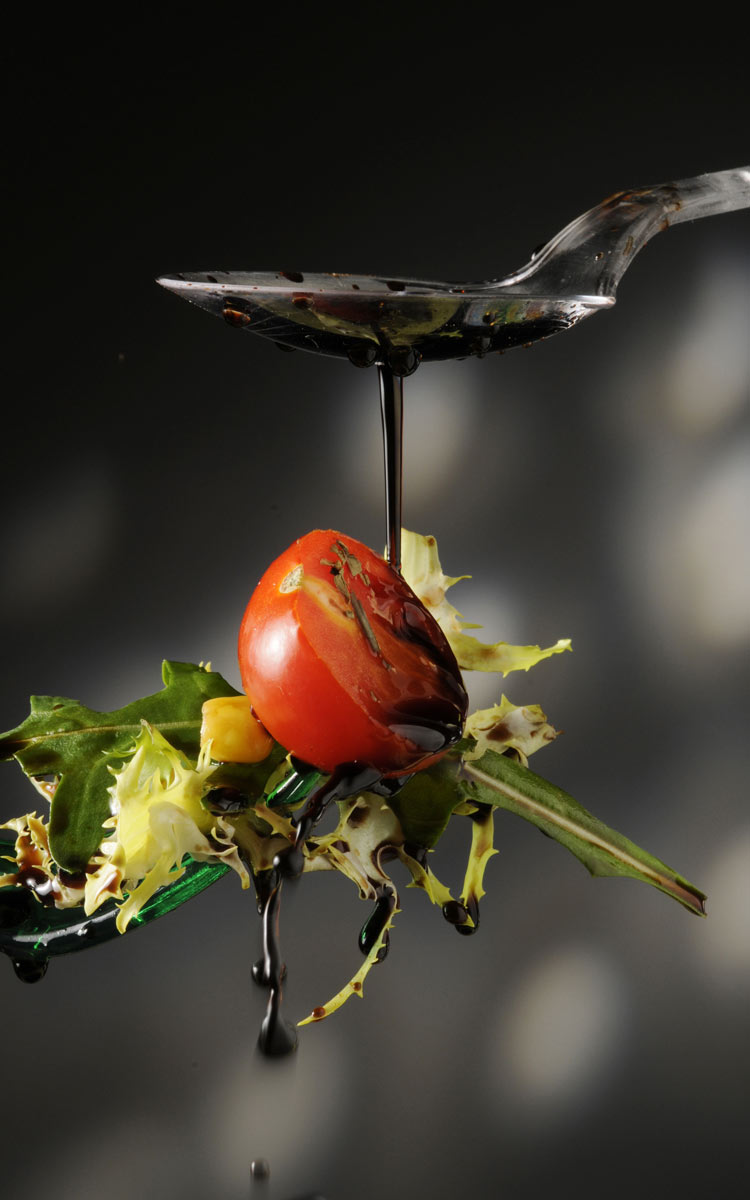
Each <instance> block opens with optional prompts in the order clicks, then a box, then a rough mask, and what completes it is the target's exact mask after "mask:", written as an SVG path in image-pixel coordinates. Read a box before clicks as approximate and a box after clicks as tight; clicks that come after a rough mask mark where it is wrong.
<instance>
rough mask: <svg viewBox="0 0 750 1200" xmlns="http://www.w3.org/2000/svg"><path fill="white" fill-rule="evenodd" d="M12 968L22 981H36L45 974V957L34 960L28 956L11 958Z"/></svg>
mask: <svg viewBox="0 0 750 1200" xmlns="http://www.w3.org/2000/svg"><path fill="white" fill-rule="evenodd" d="M11 962H12V963H13V970H14V971H15V973H16V975H17V977H18V978H19V979H20V980H21V981H22V983H38V982H39V980H40V979H44V976H45V975H46V974H47V959H46V958H43V959H41V960H40V961H39V962H34V961H33V960H32V959H30V958H13V959H11Z"/></svg>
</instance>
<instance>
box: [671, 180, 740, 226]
mask: <svg viewBox="0 0 750 1200" xmlns="http://www.w3.org/2000/svg"><path fill="white" fill-rule="evenodd" d="M667 186H669V185H667ZM671 186H672V187H673V188H674V191H675V196H676V198H677V199H678V200H679V205H680V207H679V208H677V209H675V210H674V211H673V212H672V214H671V215H670V219H669V223H670V225H679V224H680V222H681V221H693V220H695V219H696V217H713V216H716V215H717V214H718V213H725V212H736V211H737V210H738V209H741V208H747V207H748V206H750V167H738V168H737V169H736V170H734V171H714V172H713V174H710V175H696V176H695V177H694V178H693V179H680V180H678V181H677V183H673V184H672V185H671Z"/></svg>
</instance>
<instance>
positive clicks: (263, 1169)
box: [250, 1158, 271, 1181]
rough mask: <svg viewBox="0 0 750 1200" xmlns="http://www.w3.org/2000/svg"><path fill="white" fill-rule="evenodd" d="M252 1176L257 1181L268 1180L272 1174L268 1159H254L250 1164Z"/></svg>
mask: <svg viewBox="0 0 750 1200" xmlns="http://www.w3.org/2000/svg"><path fill="white" fill-rule="evenodd" d="M250 1174H251V1175H252V1177H253V1179H255V1180H258V1181H260V1180H264V1179H268V1177H269V1175H270V1174H271V1167H270V1165H269V1162H268V1159H267V1158H254V1159H253V1161H252V1162H251V1163H250Z"/></svg>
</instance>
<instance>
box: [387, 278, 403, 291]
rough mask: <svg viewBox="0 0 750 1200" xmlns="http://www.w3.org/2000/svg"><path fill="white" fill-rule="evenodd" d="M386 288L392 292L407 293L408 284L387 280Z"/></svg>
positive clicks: (398, 280)
mask: <svg viewBox="0 0 750 1200" xmlns="http://www.w3.org/2000/svg"><path fill="white" fill-rule="evenodd" d="M385 286H386V287H387V288H388V289H389V290H390V291H391V292H405V291H406V284H405V283H402V282H401V280H400V279H386V281H385Z"/></svg>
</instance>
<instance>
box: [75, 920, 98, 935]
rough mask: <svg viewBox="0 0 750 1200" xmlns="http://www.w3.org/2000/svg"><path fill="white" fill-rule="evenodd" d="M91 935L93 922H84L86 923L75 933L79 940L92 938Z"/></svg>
mask: <svg viewBox="0 0 750 1200" xmlns="http://www.w3.org/2000/svg"><path fill="white" fill-rule="evenodd" d="M93 933H94V925H93V922H92V921H86V923H85V924H84V925H81V927H80V929H79V930H78V931H77V934H76V936H77V937H79V938H89V937H92V936H93Z"/></svg>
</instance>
